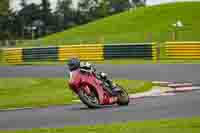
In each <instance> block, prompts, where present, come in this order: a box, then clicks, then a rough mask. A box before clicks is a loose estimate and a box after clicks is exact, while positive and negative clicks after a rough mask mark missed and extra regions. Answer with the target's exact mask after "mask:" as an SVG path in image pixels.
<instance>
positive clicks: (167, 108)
mask: <svg viewBox="0 0 200 133" xmlns="http://www.w3.org/2000/svg"><path fill="white" fill-rule="evenodd" d="M199 101H200V92H191V93H185V94H178V95H177V96H163V97H157V98H145V99H137V100H132V101H131V103H130V105H129V106H124V107H119V106H114V107H108V108H102V109H96V110H92V109H87V108H86V107H85V106H84V105H82V104H81V105H71V106H60V107H49V108H45V109H33V110H17V111H6V112H0V130H15V129H29V128H47V127H64V126H69V125H88V124H90V125H92V124H97V123H104V124H107V123H112V122H125V121H138V120H152V119H161V118H175V117H176V118H186V117H191V116H200V102H199Z"/></svg>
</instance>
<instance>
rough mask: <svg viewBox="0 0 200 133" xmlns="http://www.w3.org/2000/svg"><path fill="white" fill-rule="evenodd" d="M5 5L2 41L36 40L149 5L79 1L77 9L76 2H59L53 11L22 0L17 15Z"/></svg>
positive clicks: (0, 15) (135, 0)
mask: <svg viewBox="0 0 200 133" xmlns="http://www.w3.org/2000/svg"><path fill="white" fill-rule="evenodd" d="M1 1H5V3H3V2H1V4H0V40H5V39H8V40H9V39H10V40H14V39H16V40H19V39H35V38H39V37H42V36H45V35H48V34H52V33H55V32H60V31H63V30H66V29H69V28H72V27H75V26H78V25H82V24H86V23H88V22H91V21H94V20H97V19H100V18H103V17H107V16H110V15H113V14H116V13H119V12H122V11H125V10H129V9H131V8H133V7H136V6H144V5H145V0H79V3H78V7H77V8H74V7H73V6H72V0H57V5H56V9H54V10H52V9H51V8H50V6H51V5H50V2H49V0H41V4H35V3H31V4H28V3H27V2H26V0H20V6H21V9H20V10H19V11H13V10H12V9H9V8H8V6H7V8H6V6H4V4H6V1H7V0H1ZM4 12H7V13H4Z"/></svg>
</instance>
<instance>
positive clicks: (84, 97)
mask: <svg viewBox="0 0 200 133" xmlns="http://www.w3.org/2000/svg"><path fill="white" fill-rule="evenodd" d="M90 91H91V95H88V94H87V93H86V91H85V90H84V89H83V88H81V89H80V90H79V92H78V96H79V98H80V100H81V101H82V102H83V103H84V104H85V105H86V106H88V108H101V107H102V105H100V104H99V98H98V95H97V93H96V92H95V91H94V90H92V89H90Z"/></svg>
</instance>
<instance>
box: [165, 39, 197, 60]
mask: <svg viewBox="0 0 200 133" xmlns="http://www.w3.org/2000/svg"><path fill="white" fill-rule="evenodd" d="M165 54H166V55H167V58H168V59H200V42H166V43H165Z"/></svg>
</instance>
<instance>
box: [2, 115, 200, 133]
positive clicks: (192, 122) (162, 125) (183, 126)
mask: <svg viewBox="0 0 200 133" xmlns="http://www.w3.org/2000/svg"><path fill="white" fill-rule="evenodd" d="M199 131H200V117H195V118H185V119H183V118H182V119H165V120H148V121H139V122H123V123H114V124H101V125H90V126H71V127H69V126H68V127H65V128H43V129H30V130H21V131H2V132H1V131H0V133H13V132H15V133H169V132H171V133H199Z"/></svg>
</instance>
